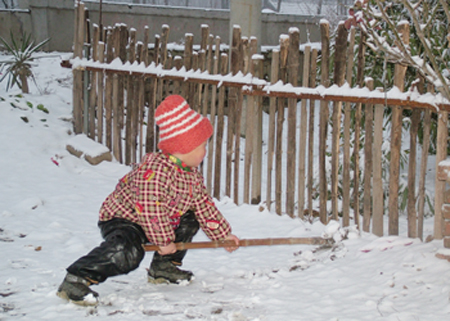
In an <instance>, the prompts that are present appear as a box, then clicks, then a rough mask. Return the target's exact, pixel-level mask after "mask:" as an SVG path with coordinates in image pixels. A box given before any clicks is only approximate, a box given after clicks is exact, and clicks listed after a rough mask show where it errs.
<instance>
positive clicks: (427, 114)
mask: <svg viewBox="0 0 450 321" xmlns="http://www.w3.org/2000/svg"><path fill="white" fill-rule="evenodd" d="M422 124H423V142H422V156H421V162H420V176H419V193H418V201H417V235H418V237H419V238H420V239H421V240H423V221H424V209H425V181H426V175H427V164H428V149H429V147H430V127H431V110H429V109H427V110H425V111H424V116H423V121H422Z"/></svg>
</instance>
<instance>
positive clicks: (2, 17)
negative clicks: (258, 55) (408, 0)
mask: <svg viewBox="0 0 450 321" xmlns="http://www.w3.org/2000/svg"><path fill="white" fill-rule="evenodd" d="M18 2H19V8H20V9H19V10H16V11H12V12H5V11H0V36H2V37H4V38H6V39H9V32H10V30H11V31H12V32H13V34H15V35H20V34H21V33H22V32H24V31H25V32H27V33H30V32H31V33H32V35H33V37H34V39H36V41H42V40H44V39H46V38H50V42H49V43H48V44H47V46H46V48H45V49H46V50H48V51H54V50H56V51H65V52H69V51H72V45H73V33H74V1H73V0H18ZM84 3H85V5H86V7H87V8H88V9H89V16H90V19H91V21H92V22H93V23H97V24H98V23H99V2H98V1H94V2H91V1H89V0H87V1H84ZM102 9H103V10H102V12H103V25H105V26H112V25H114V24H116V23H125V24H127V25H128V26H129V27H133V28H135V29H137V32H138V37H139V39H138V40H142V37H143V30H144V27H145V26H148V27H149V28H150V35H151V39H153V37H154V35H155V34H160V33H161V26H162V25H163V24H167V25H169V26H170V35H169V41H170V42H179V43H181V42H182V40H183V39H184V35H185V33H187V32H189V33H192V34H193V35H194V43H195V44H198V43H199V41H200V35H201V25H202V24H207V25H209V27H210V33H212V34H213V35H215V36H220V37H221V39H222V42H223V43H228V41H229V40H228V39H229V16H230V14H229V11H228V10H202V9H189V8H187V9H180V8H174V7H172V8H170V7H154V6H144V5H138V4H136V5H134V4H133V5H127V4H114V3H108V4H106V3H104V4H103V8H102ZM320 18H321V17H304V16H297V15H278V14H268V13H263V14H262V30H261V44H262V45H277V44H278V43H279V36H280V34H288V32H289V28H291V27H297V28H298V29H299V30H300V42H301V43H305V42H307V41H308V40H309V41H311V42H317V41H319V40H320V29H319V20H320ZM308 35H309V39H308Z"/></svg>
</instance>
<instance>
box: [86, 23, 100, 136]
mask: <svg viewBox="0 0 450 321" xmlns="http://www.w3.org/2000/svg"><path fill="white" fill-rule="evenodd" d="M92 29H93V32H92V33H93V39H92V43H91V47H92V60H94V61H98V42H99V39H100V30H99V28H98V26H97V25H96V24H94V25H93V27H92ZM90 76H91V77H90V84H89V87H90V90H89V130H88V133H89V138H91V139H93V140H95V132H96V128H95V127H96V126H95V125H96V122H95V119H96V115H97V110H96V109H97V108H96V107H97V76H98V75H97V72H94V71H93V72H91V73H90Z"/></svg>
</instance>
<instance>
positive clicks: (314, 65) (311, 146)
mask: <svg viewBox="0 0 450 321" xmlns="http://www.w3.org/2000/svg"><path fill="white" fill-rule="evenodd" d="M317 56H318V50H317V49H316V48H314V49H313V50H312V55H311V75H310V83H309V87H311V88H315V87H316V77H317ZM315 114H316V101H315V100H312V99H310V100H309V125H308V126H309V127H308V131H309V139H308V215H309V217H310V218H312V217H313V193H314V175H313V171H314V164H315V161H314V136H315V132H316V124H315ZM315 212H317V211H315ZM317 213H318V212H317Z"/></svg>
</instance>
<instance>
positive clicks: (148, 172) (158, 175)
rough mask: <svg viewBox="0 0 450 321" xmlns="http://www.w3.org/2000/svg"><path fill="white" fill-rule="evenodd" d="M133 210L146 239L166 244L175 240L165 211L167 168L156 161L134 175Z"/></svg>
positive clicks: (167, 191)
mask: <svg viewBox="0 0 450 321" xmlns="http://www.w3.org/2000/svg"><path fill="white" fill-rule="evenodd" d="M135 186H136V202H135V210H136V214H137V216H138V221H139V225H141V227H142V228H143V230H144V232H145V234H146V236H147V238H148V240H149V241H150V242H151V243H153V244H156V245H160V246H166V245H168V244H169V243H171V242H173V241H174V240H175V234H174V231H173V228H172V226H171V224H170V219H169V215H168V211H167V195H168V193H169V186H170V179H169V173H168V172H167V168H166V167H165V166H163V165H162V164H160V163H157V162H151V161H150V162H149V163H147V164H146V165H145V166H142V167H141V169H140V171H139V172H138V173H137V175H136V177H135Z"/></svg>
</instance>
